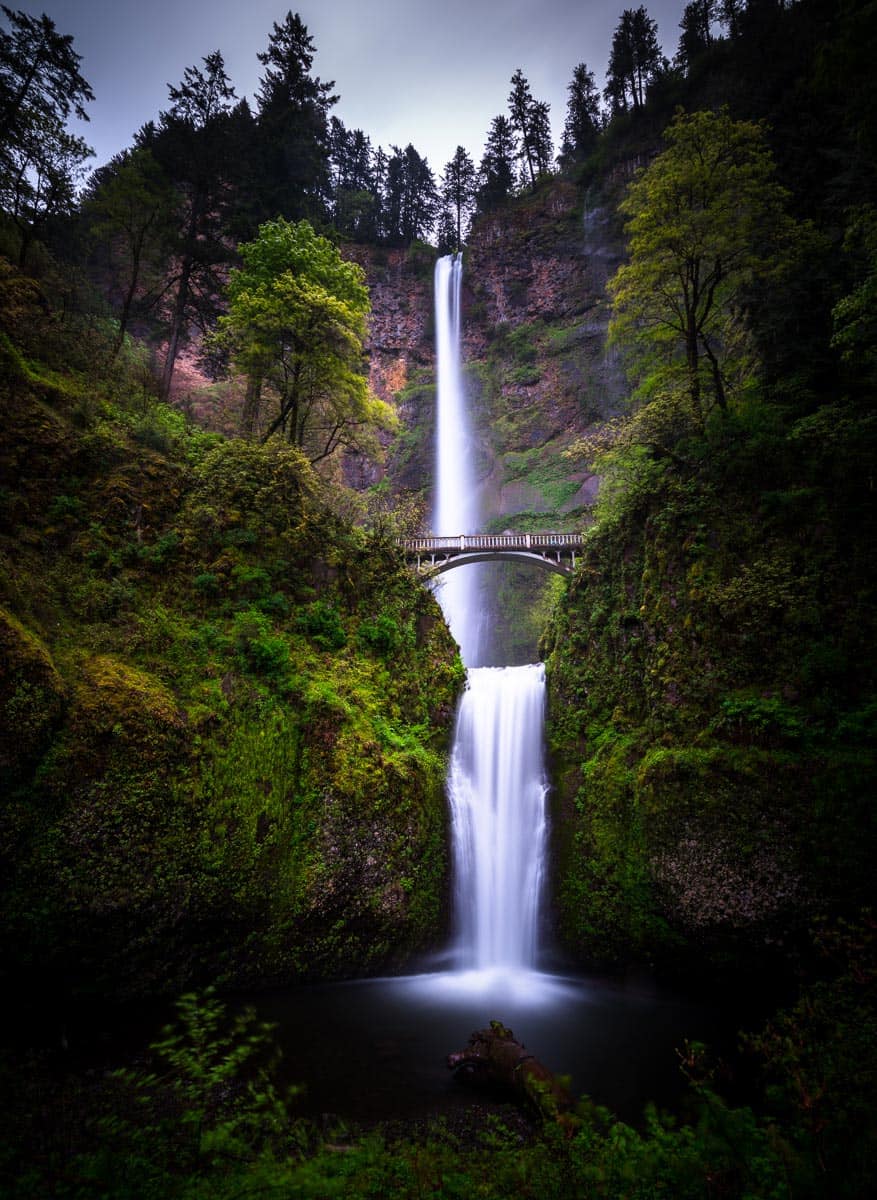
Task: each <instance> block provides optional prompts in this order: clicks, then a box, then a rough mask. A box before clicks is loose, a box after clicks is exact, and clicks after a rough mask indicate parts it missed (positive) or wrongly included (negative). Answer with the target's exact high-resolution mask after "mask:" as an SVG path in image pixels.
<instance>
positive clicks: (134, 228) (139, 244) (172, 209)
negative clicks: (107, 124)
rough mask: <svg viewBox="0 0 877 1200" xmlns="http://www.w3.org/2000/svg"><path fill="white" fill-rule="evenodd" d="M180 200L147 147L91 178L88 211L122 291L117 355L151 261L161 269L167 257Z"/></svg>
mask: <svg viewBox="0 0 877 1200" xmlns="http://www.w3.org/2000/svg"><path fill="white" fill-rule="evenodd" d="M178 205H179V196H178V195H177V193H176V192H175V191H174V190H173V188H172V187H171V184H170V182H169V180H168V179H167V176H166V175H165V174H164V172H163V171H162V169H161V167H160V166H159V165H158V163H157V162H156V161H155V159H154V158H153V156H152V154H151V153H150V152H149V150H147V149H145V148H144V147H139V148H137V147H135V148H134V149H132V150H125V151H123V152H122V153H121V154H118V155H116V157H115V158H114V159H112V160H111V161H110V162H109V163H108V164H107V165H106V166H105V167H102V168H101V169H100V170H99V171H96V172H95V174H94V175H93V176H92V178H91V180H90V182H89V186H88V188H87V190H86V193H85V195H84V197H83V204H82V209H83V214H84V215H85V217H86V218H87V219H89V220H90V221H91V233H92V235H93V237H95V238H96V239H99V240H100V242H101V243H102V244H103V245H105V246H106V247H107V250H108V256H109V260H110V264H111V267H112V269H113V272H114V274H115V276H116V278H117V280H118V286H119V287H120V289H121V293H122V301H121V311H120V314H119V331H118V333H117V335H116V340H115V344H114V346H113V357H115V355H116V354H118V352H119V350H120V349H121V348H122V345H123V343H124V341H125V332H126V330H127V328H128V322H129V320H130V317H131V312H132V308H133V305H134V300H135V297H136V296H137V293H138V290H140V289H141V288H142V286H143V283H144V274H145V272H146V270H147V268H148V267H150V266H151V267H152V268H153V272H154V273H156V274H157V272H158V264H159V262H160V261H161V260H163V259H164V257H165V254H166V252H167V248H168V244H169V242H170V239H171V234H172V229H173V221H174V218H175V217H176V214H177V208H178Z"/></svg>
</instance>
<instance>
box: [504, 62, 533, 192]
mask: <svg viewBox="0 0 877 1200" xmlns="http://www.w3.org/2000/svg"><path fill="white" fill-rule="evenodd" d="M511 83H512V90H511V92H509V118H510V120H511V125H512V129H513V130H514V131H515V133H516V134H517V135H518V137H519V138H520V142H519V145H518V158H519V159H520V160H521V173H522V175H523V176H524V178H525V179H528V180H529V182H530V183H531V184H533V183H535V182H536V156H535V153H534V148H533V129H532V125H533V105H534V103H535V101H534V100H533V94H532V92H531V91H530V85H529V83H528V82H527V80H526V79H525V78H524V73H523V71H522V70H521V69H520V67H519V68H518V69H517V71H515V73H514V75H513V76H512V80H511ZM525 168H526V171H525Z"/></svg>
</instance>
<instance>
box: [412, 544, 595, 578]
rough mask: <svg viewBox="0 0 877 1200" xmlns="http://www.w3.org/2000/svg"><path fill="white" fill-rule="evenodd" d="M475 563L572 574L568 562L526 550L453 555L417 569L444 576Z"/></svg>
mask: <svg viewBox="0 0 877 1200" xmlns="http://www.w3.org/2000/svg"><path fill="white" fill-rule="evenodd" d="M476 562H526V563H535V564H536V566H537V567H542V568H543V569H544V570H546V571H553V572H554V573H555V574H556V575H569V574H571V572H572V566H571V565H570V564H569V563H568V562H565V561H558V560H556V559H553V558H545V557H543V555H541V554H532V553H528V552H527V551H526V550H483V551H480V552H472V553H469V554H455V555H454V556H453V557H451V558H446V559H443V560H442V561H441V562H437V563H435V564H432V563H430V564H429V565H422V566H421V567H420V568H419V569H420V570H421V571H422V572H423V573H424V574H426V575H429V576H430V577H432V576H434V575H444V574H445V572H446V571H452V570H453V569H454V567H465V565H466V563H476Z"/></svg>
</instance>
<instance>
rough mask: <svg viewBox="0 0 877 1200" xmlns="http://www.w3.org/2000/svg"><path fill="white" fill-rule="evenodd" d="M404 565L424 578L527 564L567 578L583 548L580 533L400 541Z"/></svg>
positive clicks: (514, 534) (461, 536) (421, 538)
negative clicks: (483, 565) (471, 566)
mask: <svg viewBox="0 0 877 1200" xmlns="http://www.w3.org/2000/svg"><path fill="white" fill-rule="evenodd" d="M399 545H400V547H401V549H402V550H403V552H404V554H405V558H406V559H407V561H408V562H409V563H410V564H411V566H413V567H414V568H415V569H416V570H417V571H418V573H419V574H421V575H424V576H425V577H429V578H431V577H433V576H435V575H442V574H444V572H446V571H450V570H452V569H453V568H454V567H460V566H463V565H464V564H465V563H473V562H494V561H496V560H500V561H506V562H530V563H535V564H536V565H537V566H539V567H542V568H543V569H545V570H547V571H553V572H555V573H556V574H558V575H570V574H571V573H572V571H573V569H574V568H575V565H576V554H577V553H578V552H580V551H581V548H582V535H581V534H580V533H476V534H460V535H459V536H458V537H420V538H400V539H399Z"/></svg>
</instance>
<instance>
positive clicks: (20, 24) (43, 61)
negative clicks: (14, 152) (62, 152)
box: [0, 4, 94, 147]
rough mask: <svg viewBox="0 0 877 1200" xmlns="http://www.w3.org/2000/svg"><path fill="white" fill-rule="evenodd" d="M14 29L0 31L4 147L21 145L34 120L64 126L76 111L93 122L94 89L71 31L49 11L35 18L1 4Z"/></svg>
mask: <svg viewBox="0 0 877 1200" xmlns="http://www.w3.org/2000/svg"><path fill="white" fill-rule="evenodd" d="M0 8H2V10H3V15H4V16H5V17H6V20H7V21H8V22H9V30H8V31H5V30H2V31H0V147H7V146H10V145H15V144H18V143H19V142H20V141H21V139H22V138H24V137H27V136H28V130H29V129H30V127H31V125H32V122H34V121H35V120H40V119H42V120H43V121H45V122H48V125H49V126H50V127H58V128H62V129H63V127H64V125H65V124H66V122H67V120H68V118H69V116H70V113H71V111H72V112H74V113H75V114H76V116H77V117H79V118H80V120H83V121H87V120H88V114H87V113H86V111H85V107H84V106H85V104H86V103H87V102H88V101H90V100H94V93H93V92H92V90H91V88H90V87H89V85H88V83H87V82H86V80H85V79H84V78H83V77H82V75H81V74H80V72H79V63H80V61H81V56H80V55H78V54H76V53H75V51H74V50H73V38H72V36H70V34H60V33H58V32H57V30H56V29H55V22H54V21H51V20H50V19H49V18H48V17H47V16H46V14H45V13H43V14H42V16H40V17H32V16H29V15H28V14H27V13H24V12H21V11H18V12H13V10H12V9H11V8H7V6H6V5H5V4H3V5H0Z"/></svg>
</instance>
